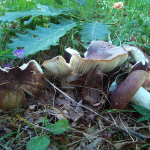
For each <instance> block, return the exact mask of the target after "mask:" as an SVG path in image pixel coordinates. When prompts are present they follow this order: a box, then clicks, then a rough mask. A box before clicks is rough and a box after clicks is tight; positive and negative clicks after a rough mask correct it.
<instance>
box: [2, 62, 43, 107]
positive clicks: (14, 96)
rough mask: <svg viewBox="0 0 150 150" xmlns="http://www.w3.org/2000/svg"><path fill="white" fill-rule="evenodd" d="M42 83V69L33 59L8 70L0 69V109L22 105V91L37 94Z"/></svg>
mask: <svg viewBox="0 0 150 150" xmlns="http://www.w3.org/2000/svg"><path fill="white" fill-rule="evenodd" d="M44 84H45V78H44V75H43V71H42V69H41V67H40V66H39V65H38V63H37V62H36V61H34V60H31V61H30V62H29V63H27V64H24V65H22V66H21V67H15V68H12V69H10V70H5V69H0V110H10V109H13V108H16V107H19V106H21V105H24V104H25V97H24V91H26V92H27V93H29V94H30V95H32V96H37V95H38V94H39V92H40V91H41V89H42V88H43V87H44Z"/></svg>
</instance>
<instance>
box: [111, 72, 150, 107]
mask: <svg viewBox="0 0 150 150" xmlns="http://www.w3.org/2000/svg"><path fill="white" fill-rule="evenodd" d="M147 77H148V73H147V72H146V71H143V70H135V71H133V72H131V73H130V74H129V76H128V77H127V78H126V79H125V80H124V81H123V82H122V83H121V84H120V85H119V86H117V88H116V89H115V90H114V91H113V92H112V95H111V104H112V107H113V108H114V109H123V108H124V107H125V106H126V105H127V104H128V103H129V101H130V100H131V102H132V103H134V104H137V103H139V102H140V101H141V98H140V99H137V98H136V100H137V101H135V99H134V95H135V93H136V94H137V93H139V92H141V90H140V91H138V90H139V88H140V87H141V86H142V84H143V83H144V82H145V80H146V78H147ZM140 94H142V93H140ZM142 101H143V103H144V101H147V99H142ZM143 103H139V105H143ZM149 105H150V101H149ZM149 109H150V107H149Z"/></svg>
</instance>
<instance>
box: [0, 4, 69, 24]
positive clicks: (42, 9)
mask: <svg viewBox="0 0 150 150" xmlns="http://www.w3.org/2000/svg"><path fill="white" fill-rule="evenodd" d="M37 7H38V8H39V9H37V10H31V11H16V12H6V14H5V16H0V20H2V21H3V22H6V21H13V20H15V19H17V18H20V17H25V16H32V17H35V16H39V15H44V16H55V15H60V14H66V12H69V11H70V9H69V8H61V9H59V8H55V7H48V6H44V5H40V4H37Z"/></svg>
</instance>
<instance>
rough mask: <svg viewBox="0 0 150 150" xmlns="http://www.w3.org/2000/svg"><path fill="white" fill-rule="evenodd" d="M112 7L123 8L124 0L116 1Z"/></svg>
mask: <svg viewBox="0 0 150 150" xmlns="http://www.w3.org/2000/svg"><path fill="white" fill-rule="evenodd" d="M112 8H118V9H120V10H122V9H123V2H118V3H115V4H114V5H113V6H112Z"/></svg>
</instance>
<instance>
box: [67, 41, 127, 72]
mask: <svg viewBox="0 0 150 150" xmlns="http://www.w3.org/2000/svg"><path fill="white" fill-rule="evenodd" d="M127 57H128V52H127V51H126V50H125V49H124V48H122V47H120V46H114V45H112V44H110V43H108V42H104V41H93V42H92V43H91V45H90V46H89V48H88V50H87V52H86V56H85V58H82V57H80V56H78V55H75V54H72V57H71V59H70V67H71V69H72V70H73V72H75V73H78V74H86V73H87V72H89V70H91V69H94V68H95V67H96V66H97V65H98V69H100V70H101V71H103V72H110V71H111V70H113V69H114V68H115V67H117V66H120V65H121V64H123V63H124V62H125V61H126V59H127Z"/></svg>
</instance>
